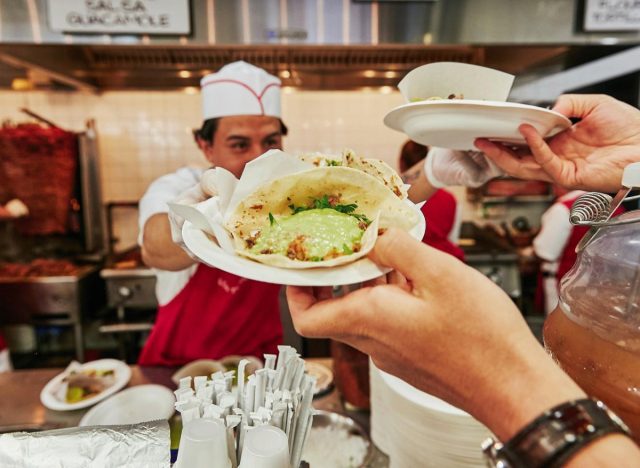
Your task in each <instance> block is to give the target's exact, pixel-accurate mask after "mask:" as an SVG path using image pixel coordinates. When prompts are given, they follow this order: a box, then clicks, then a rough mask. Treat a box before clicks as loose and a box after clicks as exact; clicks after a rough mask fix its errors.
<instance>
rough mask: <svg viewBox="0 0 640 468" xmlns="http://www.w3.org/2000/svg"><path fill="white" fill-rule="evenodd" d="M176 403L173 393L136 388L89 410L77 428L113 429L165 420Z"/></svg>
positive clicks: (158, 387) (159, 387)
mask: <svg viewBox="0 0 640 468" xmlns="http://www.w3.org/2000/svg"><path fill="white" fill-rule="evenodd" d="M175 402H176V399H175V396H174V395H173V392H172V391H171V390H169V389H168V388H167V387H163V386H162V385H137V386H135V387H131V388H127V389H126V390H123V391H121V392H120V393H118V394H117V395H114V396H112V397H111V398H109V399H107V400H105V401H103V402H102V403H100V404H99V405H96V406H95V407H93V408H91V409H90V410H89V411H88V412H87V414H85V415H84V416H83V417H82V419H81V420H80V424H79V426H113V425H118V424H137V423H142V422H147V421H157V420H159V419H169V418H170V417H171V416H172V415H173V412H174V403H175Z"/></svg>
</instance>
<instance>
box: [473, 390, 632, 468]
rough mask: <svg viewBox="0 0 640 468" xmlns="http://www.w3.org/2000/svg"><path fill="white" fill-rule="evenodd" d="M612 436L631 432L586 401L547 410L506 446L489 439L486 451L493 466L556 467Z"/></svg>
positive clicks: (595, 403)
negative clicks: (594, 443) (600, 440)
mask: <svg viewBox="0 0 640 468" xmlns="http://www.w3.org/2000/svg"><path fill="white" fill-rule="evenodd" d="M611 433H621V434H629V429H628V428H627V426H626V425H625V424H624V422H622V420H621V419H620V418H619V417H618V416H616V415H615V414H614V413H613V412H611V411H610V410H609V409H608V408H607V407H606V406H605V404H604V403H602V402H601V401H597V400H592V399H588V398H585V399H581V400H575V401H570V402H567V403H563V404H561V405H558V406H556V407H554V408H551V409H550V410H548V411H545V412H544V413H543V414H542V415H540V416H538V417H537V418H536V419H535V420H534V421H532V422H531V423H530V424H528V425H527V426H526V427H524V428H523V429H521V430H520V431H519V432H518V433H517V434H516V435H515V436H514V437H513V438H511V440H509V441H508V442H505V443H504V444H501V443H499V442H497V441H495V440H493V439H489V440H487V441H486V442H485V443H484V444H483V451H484V453H485V456H486V457H487V459H488V461H489V462H490V463H492V464H493V466H498V467H503V468H520V467H522V468H525V467H526V468H536V467H544V468H555V467H560V466H562V465H563V464H564V463H565V462H566V461H567V460H568V459H569V458H570V457H571V456H573V455H574V454H575V453H576V452H577V451H578V450H580V449H582V448H583V447H585V446H586V445H588V444H589V443H591V442H592V441H594V440H596V439H598V438H600V437H603V436H605V435H607V434H611Z"/></svg>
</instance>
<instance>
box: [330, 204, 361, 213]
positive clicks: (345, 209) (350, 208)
mask: <svg viewBox="0 0 640 468" xmlns="http://www.w3.org/2000/svg"><path fill="white" fill-rule="evenodd" d="M356 208H358V205H356V204H355V203H351V204H349V205H336V206H334V207H333V209H334V210H337V211H339V212H340V213H345V214H350V213H353V212H354V211H355V210H356Z"/></svg>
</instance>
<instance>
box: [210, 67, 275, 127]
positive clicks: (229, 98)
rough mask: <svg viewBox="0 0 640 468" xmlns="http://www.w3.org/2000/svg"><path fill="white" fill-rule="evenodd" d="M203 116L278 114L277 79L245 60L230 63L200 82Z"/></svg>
mask: <svg viewBox="0 0 640 468" xmlns="http://www.w3.org/2000/svg"><path fill="white" fill-rule="evenodd" d="M200 86H201V88H202V110H203V114H204V119H205V120H206V119H213V118H216V117H225V116H229V115H269V116H273V117H280V80H279V79H278V78H276V77H275V76H273V75H270V74H268V73H267V72H266V71H264V70H263V69H262V68H258V67H256V66H253V65H251V64H249V63H247V62H242V61H239V62H233V63H230V64H229V65H225V66H224V67H222V68H221V69H220V70H219V71H218V73H212V74H211V75H207V76H205V77H204V78H202V80H201V81H200Z"/></svg>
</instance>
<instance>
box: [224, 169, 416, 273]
mask: <svg viewBox="0 0 640 468" xmlns="http://www.w3.org/2000/svg"><path fill="white" fill-rule="evenodd" d="M391 171H393V170H392V169H391ZM396 177H397V175H396ZM417 223H418V215H417V213H416V212H415V211H414V210H413V209H412V208H411V206H409V205H408V204H407V203H406V202H405V201H404V199H403V198H402V197H401V196H398V195H397V194H396V193H394V190H393V189H392V187H389V186H387V185H385V182H384V181H383V180H381V179H380V178H378V177H375V176H373V175H371V174H369V173H368V172H365V171H364V170H361V169H355V168H352V167H346V166H343V165H321V166H320V167H316V168H313V169H309V170H307V171H303V172H299V173H295V174H290V175H287V176H284V177H281V178H279V179H276V180H273V181H271V182H269V183H267V184H266V185H264V186H262V187H259V188H258V189H257V190H256V191H254V192H253V193H252V194H251V195H249V196H248V197H247V198H245V199H244V200H243V201H242V202H241V203H240V204H239V205H238V206H237V207H236V208H235V210H234V211H233V213H232V214H231V216H230V217H229V218H228V219H227V222H226V228H227V229H228V230H229V231H230V232H231V233H232V235H233V238H234V241H235V246H236V250H237V252H238V253H239V254H240V255H243V256H245V257H248V258H251V259H253V260H256V261H259V262H261V263H265V264H269V265H273V266H278V267H286V268H317V267H330V266H336V265H341V264H345V263H349V262H352V261H354V260H357V259H358V258H361V257H363V256H365V255H366V254H367V253H368V252H369V251H370V250H371V249H372V248H373V246H374V244H375V241H376V239H377V236H378V230H379V229H386V228H388V227H392V226H395V227H399V228H402V229H405V230H407V231H408V230H410V229H411V228H412V227H414V226H415V225H416V224H417Z"/></svg>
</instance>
